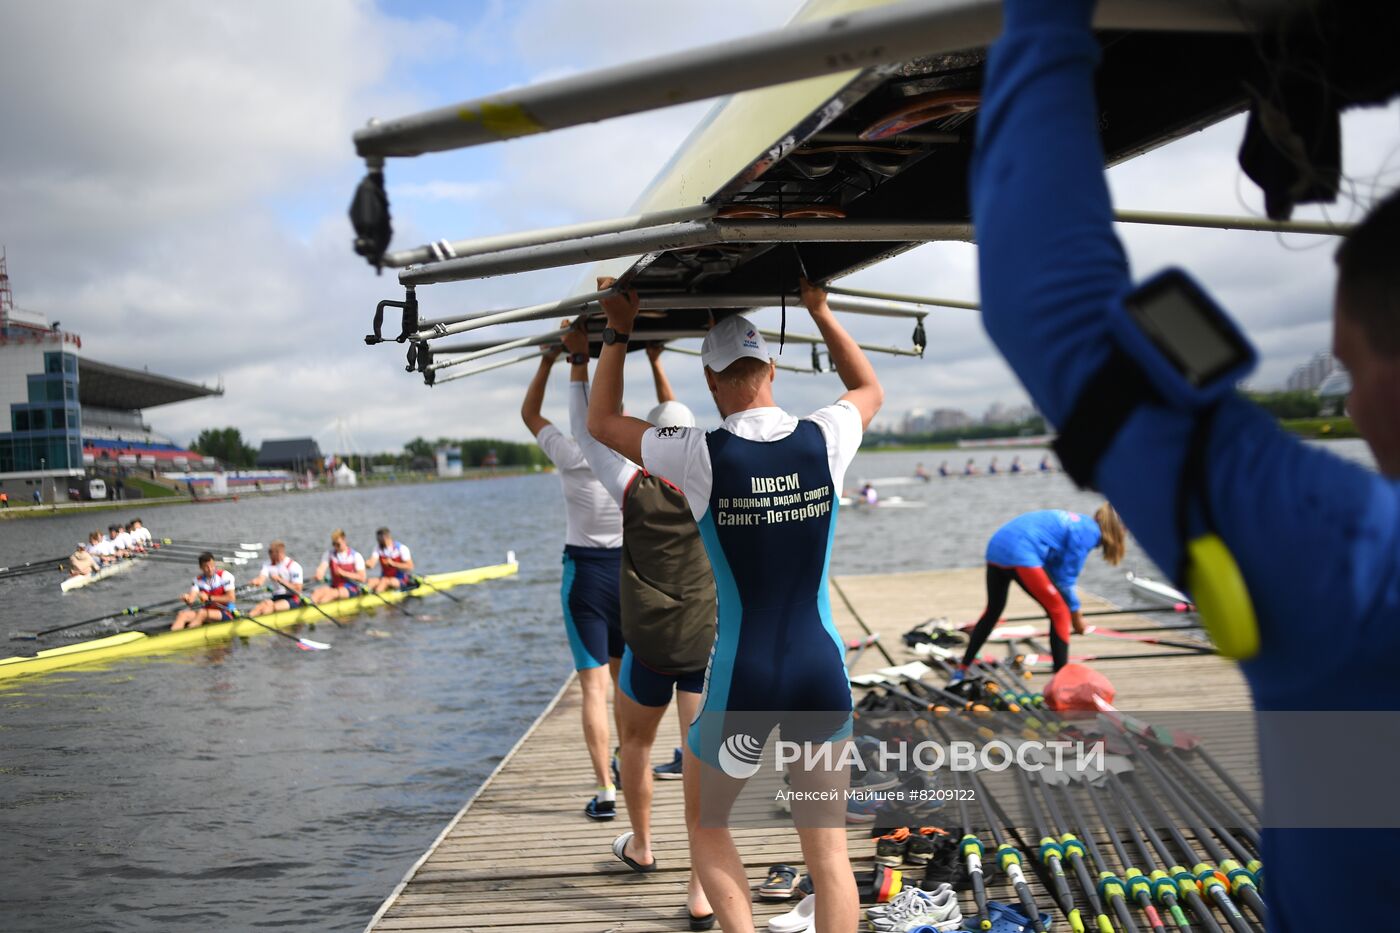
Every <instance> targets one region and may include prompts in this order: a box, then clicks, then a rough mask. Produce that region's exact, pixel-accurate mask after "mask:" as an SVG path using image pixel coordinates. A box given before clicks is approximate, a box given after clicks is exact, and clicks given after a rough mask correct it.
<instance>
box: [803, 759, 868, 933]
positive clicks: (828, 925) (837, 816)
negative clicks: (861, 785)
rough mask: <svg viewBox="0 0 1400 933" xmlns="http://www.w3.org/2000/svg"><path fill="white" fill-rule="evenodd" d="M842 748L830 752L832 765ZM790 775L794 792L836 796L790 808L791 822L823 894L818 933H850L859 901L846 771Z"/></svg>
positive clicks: (857, 915) (819, 902) (857, 919)
mask: <svg viewBox="0 0 1400 933" xmlns="http://www.w3.org/2000/svg"><path fill="white" fill-rule="evenodd" d="M844 744H845V743H844V742H838V743H835V745H834V746H833V748H832V752H833V754H832V760H833V761H839V760H840V758H841V755H840V752H841V750H842V747H843V746H844ZM788 774H789V775H791V777H792V789H793V790H794V791H799V792H801V791H807V792H819V791H829V790H835V791H837V794H836V799H835V800H833V801H829V802H828V801H823V802H820V803H807V804H805V805H800V806H799V804H797V803H794V804H793V819H794V821H795V822H796V824H797V835H798V837H799V838H800V839H801V840H802V858H803V860H804V861H805V862H806V863H807V873H808V874H809V875H811V876H812V887H813V888H814V889H815V890H817V891H820V892H822V896H821V897H819V898H817V915H816V927H815V928H816V930H817V933H849V931H851V930H854V929H855V928H856V926H857V925H858V924H859V923H860V898H859V896H858V895H857V893H856V878H855V875H854V874H853V873H852V872H851V860H850V857H849V855H848V853H847V851H846V804H845V791H846V789H847V788H849V787H850V784H851V775H850V772H849V771H848V770H847V769H845V768H838V769H833V770H826V769H823V768H813V769H811V770H799V769H789V771H788Z"/></svg>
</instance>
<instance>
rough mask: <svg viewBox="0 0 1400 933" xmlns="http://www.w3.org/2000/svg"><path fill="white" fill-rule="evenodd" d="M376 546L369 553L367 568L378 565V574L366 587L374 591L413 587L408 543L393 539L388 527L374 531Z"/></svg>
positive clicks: (411, 562) (411, 563)
mask: <svg viewBox="0 0 1400 933" xmlns="http://www.w3.org/2000/svg"><path fill="white" fill-rule="evenodd" d="M374 535H375V538H376V539H377V543H378V546H377V547H376V548H375V549H374V552H373V553H371V554H370V555H369V563H368V564H366V567H367V568H368V569H373V568H374V567H378V568H379V570H380V576H379V577H377V578H376V579H373V580H370V581H369V583H368V584H367V586H366V588H367V589H369V590H372V591H374V592H376V593H383V592H384V591H385V590H407V589H411V588H412V587H413V554H412V553H411V552H410V551H409V550H408V545H407V544H404V543H403V542H402V541H395V540H394V536H393V535H392V534H391V533H390V532H389V529H388V528H381V529H379V530H378V531H376V532H375V533H374Z"/></svg>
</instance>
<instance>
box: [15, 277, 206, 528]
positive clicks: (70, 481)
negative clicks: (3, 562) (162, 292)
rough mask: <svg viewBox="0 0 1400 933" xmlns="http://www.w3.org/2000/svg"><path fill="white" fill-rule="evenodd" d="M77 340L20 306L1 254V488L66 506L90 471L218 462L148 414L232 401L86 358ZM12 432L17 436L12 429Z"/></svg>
mask: <svg viewBox="0 0 1400 933" xmlns="http://www.w3.org/2000/svg"><path fill="white" fill-rule="evenodd" d="M82 350H83V342H82V338H80V337H79V336H78V335H77V334H73V333H68V332H66V331H62V330H60V329H59V326H58V323H57V322H55V323H53V324H50V323H49V322H48V321H47V320H46V319H45V318H44V316H43V315H40V314H35V313H34V312H30V311H22V310H19V309H16V308H15V307H14V301H13V296H12V294H11V291H10V284H9V278H8V276H7V275H6V270H5V258H4V254H3V253H0V490H3V491H4V492H6V493H8V494H9V497H10V499H11V500H12V501H14V502H15V503H16V504H25V503H28V502H30V501H33V498H34V493H35V492H36V491H37V492H38V493H39V497H40V499H41V500H42V501H44V502H54V501H63V500H66V499H68V498H70V497H71V496H70V491H75V490H76V491H81V490H83V489H84V488H86V484H85V483H84V482H83V479H84V477H85V476H87V475H89V474H103V475H107V476H111V477H114V478H118V479H119V478H120V477H122V476H124V475H129V474H132V473H142V472H144V473H147V474H148V475H152V476H154V474H155V472H156V471H157V470H169V469H172V468H174V469H187V468H189V467H191V466H193V467H202V466H212V465H213V463H212V461H211V462H208V463H206V461H205V458H204V457H202V456H201V455H199V454H196V453H193V452H191V451H189V450H186V449H184V448H183V447H181V446H180V445H178V444H176V443H174V442H173V441H172V440H171V439H170V438H168V437H165V436H163V435H160V434H158V433H156V432H155V431H153V430H152V429H151V426H150V425H149V424H147V423H146V422H145V419H144V417H143V416H142V411H144V410H145V409H148V408H154V407H156V406H159V405H169V404H172V403H174V402H182V401H187V400H189V399H196V398H203V397H206V396H210V395H222V394H223V389H222V388H209V387H208V386H203V385H196V384H194V383H190V382H184V381H181V380H179V379H170V378H168V377H165V376H158V375H155V374H153V373H150V372H147V371H145V370H136V369H127V368H126V367H123V366H115V365H113V364H111V363H101V362H98V361H96V360H93V359H90V358H88V357H86V356H84V355H83V352H82ZM4 429H7V430H4Z"/></svg>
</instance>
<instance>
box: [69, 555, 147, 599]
mask: <svg viewBox="0 0 1400 933" xmlns="http://www.w3.org/2000/svg"><path fill="white" fill-rule="evenodd" d="M140 562H141V561H140V558H137V557H131V558H128V559H126V560H124V561H122V562H120V563H117V564H112V565H111V566H110V567H103V568H102V569H101V570H99V571H97V572H96V573H90V574H88V575H87V576H85V577H69V578H68V579H67V580H64V581H63V582H62V583H60V584H59V585H58V586H59V589H61V590H62V591H63V592H65V593H66V592H68V591H69V590H76V589H79V588H80V587H84V586H87V585H88V584H89V583H96V582H97V581H98V580H105V579H107V578H108V577H115V576H116V575H117V574H119V573H126V572H127V571H128V570H131V569H132V568H134V567H135V566H136V565H137V564H138V563H140Z"/></svg>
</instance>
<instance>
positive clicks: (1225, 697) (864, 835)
mask: <svg viewBox="0 0 1400 933" xmlns="http://www.w3.org/2000/svg"><path fill="white" fill-rule="evenodd" d="M832 589H833V593H832V600H831V602H832V608H833V612H834V615H835V619H836V623H837V626H838V628H839V629H840V632H841V634H842V635H843V637H845V638H847V639H854V638H858V637H862V636H865V635H867V634H877V633H878V634H879V635H880V636H881V640H880V642H879V644H878V648H871V649H870V650H867V651H866V652H864V654H863V655H862V657H861V658H860V661H859V663H858V664H857V665H856V666H855V668H854V669H853V670H852V671H851V673H852V674H853V675H854V674H861V673H868V672H870V671H874V670H877V669H878V668H881V667H885V666H889V665H890V664H892V663H904V662H906V661H909V660H913V659H914V655H913V654H912V653H911V652H909V651H908V650H907V649H906V648H905V647H904V644H903V641H902V639H901V636H902V634H903V633H904V632H905V631H907V630H908V629H910V628H911V627H913V626H914V625H916V624H918V623H921V622H924V621H926V620H927V619H929V618H930V617H934V616H943V617H947V618H949V619H951V620H954V621H958V622H962V621H967V620H971V619H974V618H976V617H977V615H978V614H979V613H980V612H981V610H982V607H983V597H984V590H983V572H982V570H981V568H976V569H967V570H944V571H928V572H920V573H903V574H878V575H869V576H852V577H842V578H839V579H837V580H835V581H834V583H833V587H832ZM1082 595H1083V596H1084V609H1085V610H1089V609H1094V608H1108V607H1109V604H1108V603H1106V602H1104V601H1103V600H1101V599H1097V598H1095V597H1093V596H1092V595H1090V594H1082ZM1035 609H1036V607H1035V605H1034V604H1033V603H1032V602H1031V601H1030V600H1029V598H1027V597H1026V596H1025V595H1024V594H1023V593H1021V592H1020V591H1019V590H1018V589H1017V588H1014V587H1013V589H1012V595H1011V600H1010V602H1009V604H1008V606H1007V611H1006V614H1007V615H1017V614H1028V613H1031V612H1033V611H1035ZM1160 621H1161V617H1160V616H1158V617H1153V618H1151V619H1149V618H1148V617H1140V616H1114V617H1111V624H1112V627H1113V628H1115V629H1117V630H1120V631H1133V630H1134V629H1138V628H1144V627H1149V628H1150V627H1152V626H1154V625H1155V624H1157V623H1158V622H1160ZM561 637H562V635H561ZM1090 652H1091V653H1093V654H1095V655H1100V656H1106V655H1113V656H1122V655H1143V654H1160V655H1161V657H1154V658H1140V659H1135V660H1130V659H1126V658H1125V659H1123V660H1104V661H1101V662H1095V666H1096V667H1097V668H1098V669H1099V670H1101V671H1102V672H1104V673H1105V674H1106V675H1108V677H1109V678H1110V679H1111V680H1112V681H1113V683H1114V685H1115V686H1116V687H1117V689H1118V699H1117V705H1118V706H1119V707H1120V708H1121V709H1125V710H1132V711H1148V710H1179V711H1188V710H1199V709H1207V708H1208V709H1214V710H1229V711H1240V710H1247V709H1249V695H1248V691H1247V689H1246V687H1245V684H1244V681H1243V679H1242V678H1241V676H1240V675H1239V673H1238V671H1237V670H1236V668H1235V667H1234V666H1233V665H1232V664H1230V663H1229V662H1226V661H1223V660H1221V659H1219V658H1216V657H1213V656H1208V655H1188V656H1183V655H1182V653H1181V652H1179V651H1177V650H1175V649H1171V648H1155V647H1153V646H1149V645H1143V644H1141V643H1138V642H1131V641H1121V640H1113V639H1109V638H1101V637H1093V636H1085V637H1081V638H1076V639H1075V640H1074V642H1073V643H1072V647H1071V653H1072V654H1081V653H1090ZM1045 680H1046V677H1045V676H1040V677H1037V678H1036V681H1035V683H1036V684H1037V685H1038V686H1039V685H1043V684H1044V682H1045ZM858 693H859V691H858ZM579 698H580V696H579V691H578V688H577V684H576V682H575V680H574V679H572V678H571V679H570V680H569V681H568V682H567V683H566V684H565V685H564V686H563V687H562V688H561V690H560V691H559V694H558V695H557V696H556V697H555V698H554V700H553V702H551V704H550V705H549V707H548V708H547V709H546V710H545V711H544V712H543V713H541V715H540V717H539V719H538V720H536V722H535V723H534V725H533V726H531V728H530V729H529V731H527V732H526V734H525V735H524V736H523V737H522V738H521V739H520V741H519V742H518V743H517V744H516V746H515V748H514V749H512V750H511V752H510V754H509V755H508V756H507V757H506V758H505V759H504V760H503V761H502V762H501V763H500V765H499V766H498V767H497V769H496V771H495V772H494V773H493V774H492V775H491V776H490V777H489V778H488V779H487V781H486V782H485V783H484V784H483V785H482V787H481V788H480V789H479V790H478V791H477V792H476V794H474V795H473V796H472V798H471V800H469V801H468V802H467V804H466V805H465V806H464V807H463V808H462V810H461V811H460V812H459V813H458V814H457V816H456V817H455V818H453V820H452V821H451V822H450V823H449V824H448V826H447V827H446V828H445V829H444V830H443V832H442V834H441V835H440V836H439V837H438V839H437V840H436V841H435V842H434V843H433V845H432V846H431V847H430V848H429V849H428V851H427V852H426V853H425V854H424V855H423V857H422V858H420V859H419V861H418V863H417V864H415V865H414V866H413V868H412V869H410V871H409V872H408V874H407V876H406V877H405V878H404V880H403V881H402V882H401V883H400V884H399V885H398V887H397V888H395V890H394V891H393V892H392V893H390V895H389V897H388V898H387V899H386V900H385V901H384V903H383V905H382V906H381V907H380V908H379V910H378V912H376V914H375V915H374V917H373V918H372V919H371V920H370V922H369V925H368V926H367V927H366V929H367V930H377V931H409V930H437V931H443V930H476V931H483V933H514V931H517V930H522V931H523V930H533V929H538V928H540V927H545V926H547V927H549V928H552V929H556V930H563V931H567V933H585V931H594V930H597V931H628V933H633V931H636V933H642V931H653V930H655V931H663V930H685V929H687V922H686V911H685V886H686V877H687V871H688V868H689V864H688V856H687V849H686V837H685V826H684V821H683V817H682V807H681V782H679V781H657V782H655V800H654V804H653V817H652V824H653V830H654V834H655V842H654V845H653V849H654V851H655V853H656V858H657V863H658V866H659V870H658V871H657V872H655V873H654V874H649V875H638V874H635V873H633V872H631V871H630V870H628V869H627V867H626V866H624V865H623V864H622V863H621V862H619V861H618V860H617V859H615V858H613V856H612V854H611V852H610V851H609V846H610V844H611V842H612V840H613V838H614V837H615V836H616V835H617V834H618V833H620V832H623V831H624V830H626V829H627V828H628V824H627V818H626V813H625V807H624V804H623V803H622V795H621V794H620V793H619V795H618V810H619V813H618V817H617V819H616V820H615V821H613V822H611V823H602V824H599V823H593V822H590V821H589V820H587V819H586V818H585V817H584V816H583V813H582V809H583V806H584V804H585V803H586V802H587V801H588V799H589V797H590V796H592V793H593V777H592V772H591V768H590V767H589V764H588V758H587V753H586V751H585V749H584V746H583V739H582V735H581V733H580V728H579ZM1221 718H1222V719H1223V718H1226V717H1221ZM1237 719H1238V720H1240V721H1242V722H1243V725H1242V726H1241V728H1243V729H1245V730H1247V728H1248V717H1237ZM676 744H677V725H676V718H675V714H674V712H671V713H668V716H667V719H666V721H665V722H663V724H662V727H661V732H660V735H659V737H658V740H657V744H656V748H655V750H654V757H653V760H654V761H655V762H657V763H659V762H663V761H669V760H670V759H671V755H672V749H673V748H674V746H675V745H676ZM1221 744H1226V745H1232V746H1236V747H1237V746H1238V745H1239V744H1240V743H1239V742H1233V743H1221ZM1207 746H1208V747H1210V748H1211V749H1212V751H1214V752H1215V753H1216V756H1217V757H1218V758H1219V759H1221V760H1222V761H1223V762H1225V764H1226V766H1227V767H1232V770H1236V776H1237V777H1238V778H1239V779H1240V780H1241V783H1243V784H1244V785H1245V787H1246V788H1248V789H1249V790H1250V792H1251V793H1254V794H1256V795H1257V793H1258V780H1257V774H1256V773H1252V772H1251V771H1250V770H1249V765H1248V764H1247V756H1244V755H1242V754H1241V753H1238V752H1233V753H1232V751H1231V749H1230V748H1228V747H1227V748H1222V747H1219V746H1217V745H1215V744H1213V742H1212V737H1210V736H1208V737H1207ZM1234 766H1239V768H1235V767H1234ZM1240 770H1243V771H1244V772H1245V773H1240ZM1005 803H1006V804H1007V809H1008V810H1009V811H1010V812H1011V815H1012V818H1013V819H1014V820H1015V821H1017V822H1018V823H1019V822H1021V820H1022V819H1023V818H1024V815H1023V814H1022V812H1021V807H1020V805H1019V801H1012V800H1007V801H1005ZM944 812H945V813H946V817H945V819H946V823H947V825H948V826H949V827H950V829H952V830H956V829H957V814H956V809H955V808H954V807H948V808H945V811H944ZM734 834H735V840H736V842H737V843H738V846H739V851H740V854H741V855H742V856H743V858H744V860H745V864H746V866H747V868H748V872H749V877H750V880H751V881H752V882H753V885H754V887H755V888H757V886H758V885H759V884H761V883H762V881H763V879H764V876H765V874H766V871H767V868H768V866H769V865H771V864H773V863H775V862H785V863H787V864H790V865H793V866H795V867H798V868H799V869H800V867H801V855H800V850H799V847H798V842H797V835H796V833H795V832H793V831H792V830H791V828H790V827H789V828H786V829H784V830H781V831H777V832H775V831H773V830H771V829H765V828H747V827H738V828H736V829H735V831H734ZM1025 835H1026V838H1027V839H1030V838H1032V835H1031V833H1029V831H1027V832H1026V833H1025ZM984 841H986V840H985V839H984ZM850 848H851V857H852V863H853V866H854V867H855V868H856V869H857V870H860V869H866V868H869V867H871V858H872V856H873V854H874V848H875V841H874V840H873V839H871V838H870V833H869V830H868V827H863V826H861V827H852V828H851V829H850ZM1031 854H1032V853H1029V852H1027V853H1025V855H1026V856H1028V857H1029V856H1030V855H1031ZM1027 876H1028V877H1029V878H1030V879H1031V881H1032V884H1033V887H1034V888H1035V890H1036V893H1037V896H1038V898H1039V899H1040V904H1041V906H1042V909H1044V910H1048V911H1051V913H1052V914H1055V916H1056V918H1057V923H1056V928H1057V929H1058V928H1060V927H1061V926H1062V921H1063V918H1062V917H1060V916H1059V914H1058V913H1057V912H1056V911H1054V910H1053V909H1052V907H1051V904H1052V901H1051V900H1050V898H1049V896H1048V895H1047V894H1046V893H1045V892H1044V890H1043V889H1041V888H1040V887H1039V885H1038V883H1036V881H1035V875H1034V873H1033V872H1032V871H1031V870H1030V869H1029V868H1028V869H1027ZM916 878H917V875H916ZM999 880H1000V879H999ZM1076 894H1077V891H1076ZM989 895H990V896H992V897H993V898H995V899H997V900H1003V901H1007V902H1010V903H1015V897H1014V895H1013V894H1012V893H1011V891H1010V889H1009V888H1007V887H1005V886H1003V885H1001V884H1000V883H998V884H995V885H993V886H991V887H990V888H989ZM964 898H965V903H964V909H965V910H968V911H969V912H971V901H970V898H968V897H967V896H966V895H964ZM792 903H795V901H794V902H792ZM792 903H781V904H771V903H767V902H762V901H758V900H757V899H755V903H754V914H755V920H756V923H757V924H758V925H759V928H760V929H762V928H763V924H764V923H765V922H766V921H767V919H768V918H769V917H772V916H775V915H777V914H780V913H783V912H785V911H787V910H789V909H790V908H791V906H792ZM1081 906H1083V905H1082V903H1081Z"/></svg>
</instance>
